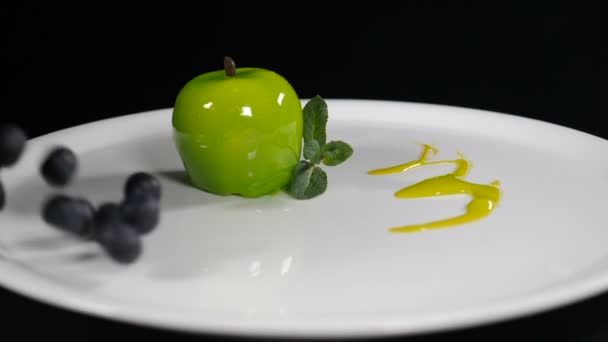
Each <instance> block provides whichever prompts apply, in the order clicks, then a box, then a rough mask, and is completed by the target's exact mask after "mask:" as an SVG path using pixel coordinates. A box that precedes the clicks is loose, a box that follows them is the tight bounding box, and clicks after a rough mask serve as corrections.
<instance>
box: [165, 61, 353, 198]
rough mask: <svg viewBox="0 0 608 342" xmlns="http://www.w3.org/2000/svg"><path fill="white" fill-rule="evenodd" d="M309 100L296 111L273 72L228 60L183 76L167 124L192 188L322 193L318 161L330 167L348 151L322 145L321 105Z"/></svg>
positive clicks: (248, 193) (245, 193)
mask: <svg viewBox="0 0 608 342" xmlns="http://www.w3.org/2000/svg"><path fill="white" fill-rule="evenodd" d="M310 102H311V103H309V104H307V106H305V108H302V105H301V102H300V98H299V97H298V95H297V93H296V91H295V90H294V88H293V87H292V86H291V84H290V83H289V82H288V81H287V80H286V79H285V78H284V77H283V76H281V75H279V74H278V73H276V72H274V71H271V70H267V69H262V68H253V67H244V68H237V67H236V65H235V63H234V60H233V59H232V58H230V57H225V58H224V69H223V70H216V71H211V72H207V73H203V74H201V75H198V76H196V77H194V78H193V79H191V80H190V81H188V82H187V83H186V84H185V85H184V87H183V88H182V89H181V90H180V92H179V93H178V95H177V97H176V101H175V106H174V108H173V116H172V125H173V132H174V141H175V145H176V147H177V151H178V153H179V155H180V158H181V160H182V163H183V165H184V168H185V170H186V173H187V174H188V178H189V179H190V182H191V183H192V185H194V186H195V187H197V188H199V189H201V190H203V191H206V192H209V193H213V194H217V195H223V196H227V195H239V196H242V197H247V198H256V197H261V196H264V195H268V194H273V193H276V192H278V191H281V190H285V191H287V192H288V193H289V194H291V195H292V196H293V197H294V198H298V199H304V198H312V197H315V196H318V195H319V194H321V193H323V192H324V191H325V189H326V186H327V179H326V178H327V177H326V175H325V173H324V172H323V170H321V169H320V168H319V167H318V166H317V164H319V163H320V162H324V163H325V165H328V166H332V163H333V164H335V165H337V164H339V163H340V162H342V161H344V160H346V159H347V158H348V157H350V155H351V154H352V149H351V148H350V146H348V147H345V144H346V143H332V144H326V141H325V139H326V137H325V125H326V122H327V105H326V104H325V102H324V101H323V100H322V99H321V98H320V97H316V98H315V99H313V100H311V101H310ZM323 117H324V120H325V121H323ZM326 145H327V146H326ZM303 147H304V151H302V149H303ZM302 155H304V157H305V159H306V160H303V161H301V157H302ZM338 161H339V162H338ZM319 170H320V171H319ZM314 184H320V185H318V186H313V185H314ZM321 185H322V186H321Z"/></svg>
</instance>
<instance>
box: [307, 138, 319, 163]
mask: <svg viewBox="0 0 608 342" xmlns="http://www.w3.org/2000/svg"><path fill="white" fill-rule="evenodd" d="M304 158H306V159H308V160H310V162H311V163H313V164H319V163H320V162H321V146H319V143H318V142H317V141H316V140H311V141H309V142H306V143H304Z"/></svg>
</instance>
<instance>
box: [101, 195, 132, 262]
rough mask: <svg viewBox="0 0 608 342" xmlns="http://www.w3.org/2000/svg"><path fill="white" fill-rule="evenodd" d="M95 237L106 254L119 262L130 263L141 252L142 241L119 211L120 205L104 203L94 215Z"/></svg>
mask: <svg viewBox="0 0 608 342" xmlns="http://www.w3.org/2000/svg"><path fill="white" fill-rule="evenodd" d="M95 239H96V240H97V242H98V243H99V244H100V245H101V247H102V248H103V249H104V250H105V251H106V253H108V255H109V256H110V257H111V258H112V259H113V260H115V261H116V262H119V263H121V264H130V263H132V262H134V261H135V260H137V259H138V258H139V256H140V255H141V253H142V249H143V246H142V241H141V239H140V237H139V234H138V233H137V231H136V230H135V228H134V227H133V226H131V225H130V224H128V223H127V222H126V221H125V220H124V218H123V217H122V214H121V212H120V206H119V205H118V204H114V203H106V204H103V205H101V206H100V207H99V209H98V210H97V215H95Z"/></svg>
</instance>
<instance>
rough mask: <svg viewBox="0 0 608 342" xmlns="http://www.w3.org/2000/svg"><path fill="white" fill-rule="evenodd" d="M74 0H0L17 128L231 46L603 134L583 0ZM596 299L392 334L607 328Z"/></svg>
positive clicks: (558, 334) (20, 317)
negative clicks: (183, 1) (461, 326)
mask: <svg viewBox="0 0 608 342" xmlns="http://www.w3.org/2000/svg"><path fill="white" fill-rule="evenodd" d="M85 4H86V5H82V4H81V5H76V3H74V4H72V5H71V6H69V7H67V6H66V7H58V5H56V4H52V5H45V6H42V7H40V6H35V5H27V4H26V5H21V6H6V5H3V6H4V7H2V10H1V11H0V19H1V24H0V25H2V31H1V32H2V33H1V34H2V42H1V44H2V46H1V48H0V53H1V54H2V63H1V64H2V66H1V68H2V69H1V74H0V76H1V77H0V82H2V90H1V93H0V99H1V101H2V102H1V104H2V108H1V109H0V110H1V113H2V114H1V115H2V121H12V122H16V123H18V124H20V125H22V126H23V127H24V128H25V129H26V130H27V132H28V134H29V136H30V137H35V136H38V135H41V134H45V133H49V132H52V131H55V130H57V129H61V128H67V127H70V126H74V125H77V124H81V123H86V122H91V121H95V120H99V119H103V118H108V117H113V116H119V115H126V114H130V113H134V112H140V111H145V110H151V109H158V108H166V107H171V106H172V105H173V101H174V100H175V95H176V94H177V92H178V91H179V89H180V88H181V86H183V85H184V84H185V82H187V81H188V80H189V79H190V78H192V77H194V76H195V75H198V74H200V73H203V72H207V71H210V70H215V69H219V68H221V66H222V65H221V63H222V57H223V56H224V55H230V56H232V57H233V58H234V59H235V60H236V62H237V66H257V67H264V68H268V69H272V70H275V71H277V72H278V73H280V74H282V75H283V76H285V77H286V78H287V79H288V80H289V81H290V83H291V84H292V85H293V86H294V88H295V89H296V91H297V92H298V94H299V95H300V97H302V98H307V97H311V96H313V95H316V94H320V95H321V96H323V97H325V98H364V99H387V100H402V101H416V102H428V103H439V104H448V105H457V106H465V107H471V108H479V109H488V110H493V111H499V112H506V113H511V114H516V115H522V116H527V117H532V118H537V119H542V120H545V121H549V122H553V123H558V124H562V125H565V126H569V127H572V128H576V129H579V130H582V131H585V132H588V133H591V134H595V135H598V136H601V137H604V138H608V128H607V127H608V126H606V125H604V124H603V122H604V121H605V120H604V119H605V116H606V112H607V110H606V106H605V103H604V99H605V96H604V93H605V92H606V84H607V82H606V80H607V76H608V48H607V45H606V36H607V35H606V34H607V33H608V31H607V30H606V29H607V25H606V24H605V20H602V19H603V18H602V13H604V12H603V11H602V9H601V8H594V7H589V6H588V5H584V4H582V3H578V2H570V3H567V2H552V1H551V2H550V1H546V2H542V1H535V2H521V3H513V2H508V3H505V2H500V3H492V2H485V3H470V2H466V3H465V2H460V3H456V2H432V1H417V2H403V3H397V2H394V3H392V2H386V3H380V2H377V1H376V2H373V3H372V2H367V3H366V4H353V3H351V2H347V1H337V2H332V3H331V4H329V2H328V4H323V3H313V2H309V1H307V2H293V3H289V2H276V3H272V4H270V3H268V4H260V3H254V2H248V3H245V4H238V3H235V2H224V3H221V2H202V3H201V4H200V6H198V7H196V8H195V7H181V6H179V5H171V6H170V5H167V4H163V5H150V4H146V5H140V7H135V8H125V7H124V5H121V6H117V5H108V4H107V3H102V4H94V3H88V2H87V3H85ZM199 7H200V8H199ZM583 153H584V151H583ZM0 228H1V227H0ZM607 248H608V242H607ZM446 286H449V284H447V285H446ZM607 311H608V297H607V296H598V297H595V298H593V299H590V300H587V301H584V302H581V303H578V304H576V305H572V306H570V307H566V308H561V309H559V310H555V311H552V312H549V313H544V314H540V315H536V316H533V317H527V318H522V319H518V320H513V321H509V322H504V323H500V324H494V325H490V326H486V327H481V328H477V329H466V330H463V331H458V332H452V333H441V334H433V335H428V336H422V337H416V338H412V339H405V338H404V339H403V340H404V341H410V340H411V341H513V340H517V341H539V340H543V341H546V340H568V341H608V321H607V320H606V319H605V318H604V317H606V316H607V315H606V312H607ZM0 317H1V318H2V319H1V320H0V322H1V324H2V325H1V327H0V329H1V331H2V333H1V335H2V336H3V337H4V336H11V337H12V336H14V337H43V338H45V339H51V338H52V339H53V340H61V339H66V340H72V339H79V340H80V339H86V340H100V341H101V340H108V339H118V338H120V339H124V340H130V339H133V338H145V339H147V340H156V339H157V338H158V340H172V341H178V340H180V337H181V338H184V339H195V336H191V335H183V334H177V333H173V332H168V331H160V330H154V329H150V328H143V327H134V326H129V325H126V324H122V323H116V322H110V321H105V320H99V319H97V318H92V317H88V316H84V315H79V314H75V313H71V312H67V311H63V310H59V309H56V308H53V307H49V306H46V305H42V304H39V303H37V302H34V301H31V300H29V299H25V298H23V297H21V296H17V295H14V294H12V293H10V292H8V291H5V290H0ZM203 339H209V340H221V338H219V337H212V336H204V337H203Z"/></svg>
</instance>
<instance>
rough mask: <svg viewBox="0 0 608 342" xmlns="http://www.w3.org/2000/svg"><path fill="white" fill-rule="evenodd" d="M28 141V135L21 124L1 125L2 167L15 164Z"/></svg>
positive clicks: (0, 163)
mask: <svg viewBox="0 0 608 342" xmlns="http://www.w3.org/2000/svg"><path fill="white" fill-rule="evenodd" d="M26 142H27V136H26V134H25V132H24V131H23V130H22V129H21V128H20V127H19V126H17V125H14V124H4V125H0V167H6V166H12V165H13V164H15V163H16V162H17V160H19V157H21V154H22V153H23V150H24V149H25V144H26Z"/></svg>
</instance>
